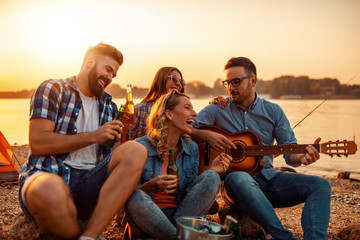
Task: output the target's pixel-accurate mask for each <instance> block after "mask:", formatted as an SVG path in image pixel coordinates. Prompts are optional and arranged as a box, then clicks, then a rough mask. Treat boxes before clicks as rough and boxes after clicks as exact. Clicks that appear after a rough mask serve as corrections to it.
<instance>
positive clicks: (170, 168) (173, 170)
mask: <svg viewBox="0 0 360 240" xmlns="http://www.w3.org/2000/svg"><path fill="white" fill-rule="evenodd" d="M166 172H167V174H171V175H175V176H177V177H178V176H179V173H178V168H177V166H176V163H175V155H174V149H169V165H168V167H167V169H166ZM178 194H179V187H176V191H175V192H173V193H169V195H170V196H177V195H178Z"/></svg>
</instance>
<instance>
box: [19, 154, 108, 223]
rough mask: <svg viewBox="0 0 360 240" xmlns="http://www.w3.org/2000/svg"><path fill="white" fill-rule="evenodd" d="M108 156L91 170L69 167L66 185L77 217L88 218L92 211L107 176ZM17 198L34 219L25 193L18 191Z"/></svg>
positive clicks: (29, 216)
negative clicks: (68, 180)
mask: <svg viewBox="0 0 360 240" xmlns="http://www.w3.org/2000/svg"><path fill="white" fill-rule="evenodd" d="M110 158H111V154H110V155H109V156H108V157H106V158H105V159H104V160H103V161H101V162H100V163H99V164H98V165H96V166H95V167H94V168H93V169H91V170H79V169H74V168H71V169H70V182H69V184H68V186H69V188H70V192H71V196H72V198H73V200H74V203H75V205H76V208H77V215H78V218H79V219H82V220H85V219H89V218H90V216H91V214H92V213H93V211H94V209H95V206H96V203H97V201H98V197H99V193H100V190H101V188H102V186H103V184H104V182H105V181H106V179H107V178H108V176H109V162H110ZM34 179H35V178H34ZM24 196H25V197H24ZM19 200H20V206H21V208H22V210H23V212H24V213H25V215H26V216H27V217H28V218H29V219H30V220H32V221H34V217H33V216H32V215H31V213H30V211H29V209H28V206H27V203H26V194H25V195H23V197H21V192H19Z"/></svg>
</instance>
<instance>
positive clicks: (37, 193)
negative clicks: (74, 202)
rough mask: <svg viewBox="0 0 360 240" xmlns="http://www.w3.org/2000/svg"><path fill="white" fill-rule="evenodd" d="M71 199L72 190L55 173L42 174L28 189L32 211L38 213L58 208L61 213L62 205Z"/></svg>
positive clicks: (27, 199)
mask: <svg viewBox="0 0 360 240" xmlns="http://www.w3.org/2000/svg"><path fill="white" fill-rule="evenodd" d="M69 199H71V195H70V190H69V188H68V186H67V185H66V183H65V182H64V181H63V180H62V178H61V177H59V176H57V175H55V174H50V173H46V174H42V175H40V176H39V177H37V178H36V179H34V180H33V181H32V182H31V183H30V185H29V187H28V189H27V191H26V202H27V204H28V206H29V208H30V211H31V212H34V213H35V214H38V213H39V212H42V211H46V212H47V213H51V211H54V210H56V212H58V213H61V211H62V210H63V208H62V206H64V205H65V203H66V202H67V201H69Z"/></svg>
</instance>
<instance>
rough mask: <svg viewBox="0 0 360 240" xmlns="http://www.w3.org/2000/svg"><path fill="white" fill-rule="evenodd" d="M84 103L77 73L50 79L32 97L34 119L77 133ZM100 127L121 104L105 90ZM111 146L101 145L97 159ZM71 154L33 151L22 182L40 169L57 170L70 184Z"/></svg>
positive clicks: (31, 114)
mask: <svg viewBox="0 0 360 240" xmlns="http://www.w3.org/2000/svg"><path fill="white" fill-rule="evenodd" d="M81 106H82V101H81V98H80V94H79V92H78V90H77V88H76V83H75V76H73V77H70V78H68V79H66V80H64V79H50V80H47V81H45V82H43V83H42V84H41V85H40V86H39V87H38V89H37V90H36V92H35V93H34V95H33V96H32V98H31V105H30V119H32V118H35V117H41V118H46V119H49V120H51V121H53V122H55V129H54V132H56V133H60V134H68V135H71V134H76V133H77V128H76V125H75V123H76V119H77V117H78V115H79V111H80V109H81ZM98 107H99V123H100V126H101V125H103V124H104V123H106V122H108V121H111V120H113V119H114V118H115V116H116V113H117V106H116V104H115V103H114V102H112V101H111V96H110V95H109V94H107V93H104V94H103V95H102V96H101V97H99V98H98ZM109 153H111V149H110V148H108V147H105V146H104V145H100V149H99V153H98V158H99V159H97V161H98V162H100V161H101V160H102V159H104V158H105V157H106V156H107V155H108V154H109ZM68 156H69V153H65V154H58V155H46V156H35V155H33V154H32V153H31V152H30V154H29V158H28V160H27V161H26V163H25V164H24V166H23V168H22V170H21V173H20V176H19V183H20V186H22V185H23V184H24V182H25V180H26V179H27V178H28V177H30V176H31V175H32V174H34V173H35V172H37V171H43V172H49V173H55V174H57V175H59V176H60V177H62V178H63V179H64V181H65V182H66V183H67V184H68V183H69V180H70V168H69V167H68V166H66V165H64V160H65V159H66V158H67V157H68Z"/></svg>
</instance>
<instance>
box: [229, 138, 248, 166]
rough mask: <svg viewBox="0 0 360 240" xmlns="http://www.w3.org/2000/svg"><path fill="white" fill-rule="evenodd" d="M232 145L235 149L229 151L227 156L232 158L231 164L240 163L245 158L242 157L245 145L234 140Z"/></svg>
mask: <svg viewBox="0 0 360 240" xmlns="http://www.w3.org/2000/svg"><path fill="white" fill-rule="evenodd" d="M233 143H234V144H235V146H236V149H231V150H230V152H229V153H228V154H229V155H230V156H231V157H232V158H233V160H232V162H236V163H238V162H242V161H243V160H244V159H245V158H246V156H244V152H245V150H244V149H245V146H246V143H245V142H244V141H241V140H235V141H233Z"/></svg>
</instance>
